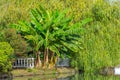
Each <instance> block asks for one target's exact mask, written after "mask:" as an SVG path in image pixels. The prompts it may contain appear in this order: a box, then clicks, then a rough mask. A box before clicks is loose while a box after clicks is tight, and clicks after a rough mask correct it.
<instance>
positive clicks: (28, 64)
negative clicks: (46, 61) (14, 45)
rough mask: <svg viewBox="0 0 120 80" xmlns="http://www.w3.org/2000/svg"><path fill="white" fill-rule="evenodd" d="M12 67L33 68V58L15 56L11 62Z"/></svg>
mask: <svg viewBox="0 0 120 80" xmlns="http://www.w3.org/2000/svg"><path fill="white" fill-rule="evenodd" d="M12 67H13V68H33V67H34V58H17V59H16V61H15V62H13V64H12Z"/></svg>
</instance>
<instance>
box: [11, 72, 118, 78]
mask: <svg viewBox="0 0 120 80" xmlns="http://www.w3.org/2000/svg"><path fill="white" fill-rule="evenodd" d="M12 80H120V76H112V75H109V76H103V75H95V74H88V73H85V74H79V73H76V74H75V75H71V74H70V75H69V74H61V75H58V74H57V75H40V76H29V77H16V78H13V79H12Z"/></svg>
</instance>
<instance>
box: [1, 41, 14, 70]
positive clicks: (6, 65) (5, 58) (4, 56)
mask: <svg viewBox="0 0 120 80" xmlns="http://www.w3.org/2000/svg"><path fill="white" fill-rule="evenodd" d="M13 53H14V50H13V49H12V47H11V46H10V44H8V43H7V42H0V72H8V71H9V70H10V69H12V65H11V61H10V60H11V57H12V55H13Z"/></svg>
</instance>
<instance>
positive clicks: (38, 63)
mask: <svg viewBox="0 0 120 80" xmlns="http://www.w3.org/2000/svg"><path fill="white" fill-rule="evenodd" d="M35 67H36V68H39V67H41V60H40V52H39V51H37V52H36V61H35Z"/></svg>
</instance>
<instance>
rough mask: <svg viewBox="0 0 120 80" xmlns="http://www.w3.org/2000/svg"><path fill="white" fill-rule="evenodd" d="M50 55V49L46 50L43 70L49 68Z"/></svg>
mask: <svg viewBox="0 0 120 80" xmlns="http://www.w3.org/2000/svg"><path fill="white" fill-rule="evenodd" d="M48 53H49V50H48V48H47V49H45V51H44V62H43V68H47V67H48V64H49V63H48Z"/></svg>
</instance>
